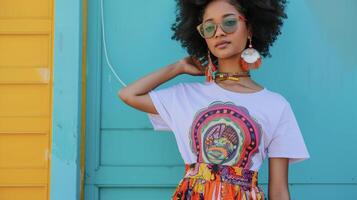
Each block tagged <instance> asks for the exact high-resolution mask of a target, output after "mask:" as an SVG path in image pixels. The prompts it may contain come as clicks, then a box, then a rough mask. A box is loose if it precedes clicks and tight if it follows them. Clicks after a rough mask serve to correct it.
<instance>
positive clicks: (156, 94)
mask: <svg viewBox="0 0 357 200" xmlns="http://www.w3.org/2000/svg"><path fill="white" fill-rule="evenodd" d="M180 86H181V84H180V83H178V84H176V85H173V86H170V87H167V88H163V89H155V90H151V91H150V92H149V93H148V94H149V96H150V97H151V100H152V102H153V104H154V106H155V108H156V110H157V112H158V114H152V113H148V117H149V120H150V122H151V124H152V126H153V128H154V130H157V131H173V129H174V123H173V118H174V112H175V104H177V103H175V102H176V101H177V98H178V95H179V88H180Z"/></svg>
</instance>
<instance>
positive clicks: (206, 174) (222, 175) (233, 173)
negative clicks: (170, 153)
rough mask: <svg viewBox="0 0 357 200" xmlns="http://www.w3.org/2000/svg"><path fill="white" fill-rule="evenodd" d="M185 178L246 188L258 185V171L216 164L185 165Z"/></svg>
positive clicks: (197, 163)
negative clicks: (226, 183)
mask: <svg viewBox="0 0 357 200" xmlns="http://www.w3.org/2000/svg"><path fill="white" fill-rule="evenodd" d="M184 178H196V179H201V180H202V181H221V182H228V183H230V184H233V185H240V186H244V187H255V186H257V185H258V171H253V170H249V169H245V168H242V167H238V166H229V165H222V164H214V163H202V162H196V163H191V164H185V174H184Z"/></svg>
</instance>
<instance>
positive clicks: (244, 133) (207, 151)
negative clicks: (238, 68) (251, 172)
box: [189, 101, 262, 168]
mask: <svg viewBox="0 0 357 200" xmlns="http://www.w3.org/2000/svg"><path fill="white" fill-rule="evenodd" d="M261 134H262V128H261V125H260V124H259V123H258V122H257V120H255V119H254V117H252V116H251V115H250V114H249V111H248V109H247V108H245V107H244V106H238V105H235V104H234V103H233V102H222V101H215V102H212V103H211V104H210V105H209V106H208V107H206V108H203V109H201V110H199V111H197V113H196V114H195V117H194V120H193V122H192V124H191V128H190V134H189V137H190V146H191V150H192V152H193V153H195V154H196V155H197V162H205V163H214V164H225V165H230V166H240V167H243V168H250V167H251V166H252V164H253V163H252V161H251V158H252V156H253V155H254V154H256V153H257V152H258V151H259V144H260V140H261Z"/></svg>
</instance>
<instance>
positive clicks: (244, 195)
mask: <svg viewBox="0 0 357 200" xmlns="http://www.w3.org/2000/svg"><path fill="white" fill-rule="evenodd" d="M172 200H264V192H263V190H262V188H261V187H260V186H258V172H257V171H252V170H249V169H244V168H241V167H238V166H228V165H220V164H212V163H199V162H196V163H192V164H186V165H185V174H184V177H183V178H182V179H181V181H180V182H179V184H178V186H177V187H176V190H175V191H174V193H173V195H172Z"/></svg>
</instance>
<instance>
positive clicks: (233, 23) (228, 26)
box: [222, 18, 238, 33]
mask: <svg viewBox="0 0 357 200" xmlns="http://www.w3.org/2000/svg"><path fill="white" fill-rule="evenodd" d="M237 24H238V20H237V19H235V18H231V19H229V18H228V19H225V20H224V21H223V24H222V29H223V30H224V31H225V32H226V33H232V32H234V31H235V30H236V28H237Z"/></svg>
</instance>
